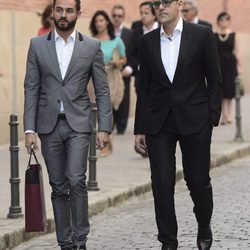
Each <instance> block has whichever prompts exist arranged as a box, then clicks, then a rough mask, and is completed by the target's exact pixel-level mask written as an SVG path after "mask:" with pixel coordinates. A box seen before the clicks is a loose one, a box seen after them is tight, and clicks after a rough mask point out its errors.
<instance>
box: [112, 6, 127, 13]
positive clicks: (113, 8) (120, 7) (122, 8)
mask: <svg viewBox="0 0 250 250" xmlns="http://www.w3.org/2000/svg"><path fill="white" fill-rule="evenodd" d="M115 9H120V10H122V11H123V14H124V15H125V8H124V6H123V5H121V4H116V5H114V6H113V7H112V11H114V10H115Z"/></svg>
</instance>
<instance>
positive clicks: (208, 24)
mask: <svg viewBox="0 0 250 250" xmlns="http://www.w3.org/2000/svg"><path fill="white" fill-rule="evenodd" d="M198 24H200V25H204V26H208V27H210V28H211V29H212V28H213V27H212V24H211V23H209V22H207V21H204V20H201V19H199V21H198Z"/></svg>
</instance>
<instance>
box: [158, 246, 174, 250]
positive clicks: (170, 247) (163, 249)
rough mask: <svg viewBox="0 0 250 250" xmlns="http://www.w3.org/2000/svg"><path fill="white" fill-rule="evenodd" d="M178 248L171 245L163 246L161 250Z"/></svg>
mask: <svg viewBox="0 0 250 250" xmlns="http://www.w3.org/2000/svg"><path fill="white" fill-rule="evenodd" d="M176 249H177V247H174V246H170V245H163V246H162V248H161V250H176Z"/></svg>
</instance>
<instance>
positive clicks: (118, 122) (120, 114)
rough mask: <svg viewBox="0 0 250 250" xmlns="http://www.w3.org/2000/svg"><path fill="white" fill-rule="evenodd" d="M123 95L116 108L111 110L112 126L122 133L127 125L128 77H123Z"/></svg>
mask: <svg viewBox="0 0 250 250" xmlns="http://www.w3.org/2000/svg"><path fill="white" fill-rule="evenodd" d="M123 81H124V96H123V100H122V102H121V104H120V106H119V108H118V110H113V115H114V126H116V128H117V132H118V133H121V134H123V133H124V132H125V130H126V127H127V122H128V116H129V103H130V77H124V78H123Z"/></svg>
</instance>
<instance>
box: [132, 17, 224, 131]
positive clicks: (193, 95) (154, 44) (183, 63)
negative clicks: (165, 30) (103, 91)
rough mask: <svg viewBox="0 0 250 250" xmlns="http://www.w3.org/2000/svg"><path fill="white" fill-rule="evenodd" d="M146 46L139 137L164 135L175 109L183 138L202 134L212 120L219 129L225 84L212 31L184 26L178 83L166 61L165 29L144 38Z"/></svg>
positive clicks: (138, 113)
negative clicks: (167, 69)
mask: <svg viewBox="0 0 250 250" xmlns="http://www.w3.org/2000/svg"><path fill="white" fill-rule="evenodd" d="M140 46H141V50H140V51H141V53H140V80H139V93H138V99H137V104H136V118H135V128H134V132H135V134H151V135H152V134H157V133H159V132H160V130H161V128H162V126H163V124H164V122H165V121H166V119H167V115H168V112H169V110H170V108H172V110H173V113H174V116H175V120H176V124H177V127H178V129H179V131H180V133H181V134H183V135H190V134H194V133H198V132H199V131H200V130H201V129H202V128H203V126H204V125H205V124H207V123H208V122H209V121H211V122H212V123H213V124H214V125H215V126H216V125H218V123H219V119H220V113H221V100H222V89H221V86H222V80H221V74H220V67H219V61H218V55H217V51H216V46H215V41H214V36H213V33H212V31H211V29H210V28H208V27H205V26H201V25H195V24H189V23H185V22H184V24H183V32H182V37H181V44H180V52H179V58H178V63H177V68H176V72H175V76H174V79H173V82H172V83H171V82H170V80H169V79H168V76H167V74H166V72H165V69H164V66H163V63H162V60H161V51H160V29H157V30H154V31H152V32H150V33H148V34H146V35H144V36H142V38H141V42H140Z"/></svg>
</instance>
